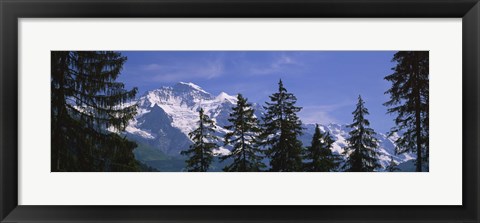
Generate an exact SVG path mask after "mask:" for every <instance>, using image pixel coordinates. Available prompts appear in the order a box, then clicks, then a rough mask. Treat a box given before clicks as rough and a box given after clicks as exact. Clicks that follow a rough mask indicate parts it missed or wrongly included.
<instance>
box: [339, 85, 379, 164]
mask: <svg viewBox="0 0 480 223" xmlns="http://www.w3.org/2000/svg"><path fill="white" fill-rule="evenodd" d="M352 114H353V123H352V124H351V125H348V127H349V128H352V130H351V131H350V132H349V138H348V139H347V143H348V146H347V147H346V148H345V151H344V155H348V157H347V160H346V162H345V164H344V166H343V168H344V169H345V170H346V171H350V172H372V171H374V170H375V169H377V168H379V167H380V165H379V164H378V161H377V153H376V151H375V150H376V148H377V147H378V142H377V139H376V138H375V137H374V135H375V134H376V133H375V131H374V130H373V129H371V128H369V127H368V126H370V122H369V121H368V120H367V119H365V115H368V114H369V113H368V110H367V108H366V107H365V102H364V101H363V99H362V97H361V96H360V95H359V96H358V103H357V107H356V109H355V111H353V112H352Z"/></svg>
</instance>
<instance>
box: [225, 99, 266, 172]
mask: <svg viewBox="0 0 480 223" xmlns="http://www.w3.org/2000/svg"><path fill="white" fill-rule="evenodd" d="M237 99H238V101H237V105H236V106H235V107H234V108H232V113H230V118H229V119H228V121H229V122H230V123H232V125H229V126H225V128H226V129H228V130H230V131H231V132H228V133H227V134H225V137H224V139H225V145H232V146H233V150H232V152H231V153H230V154H229V155H226V156H224V157H222V158H221V160H222V161H223V160H225V159H229V158H231V159H233V163H232V164H230V165H228V166H226V167H225V168H224V169H223V170H224V171H228V172H258V171H260V170H261V169H262V168H264V167H265V164H263V163H262V157H261V156H260V153H261V151H260V149H259V147H258V143H259V142H258V136H259V133H260V128H259V127H258V125H259V123H258V120H257V118H256V117H255V115H254V110H253V108H252V105H251V104H249V103H248V102H247V99H246V98H244V97H243V96H242V95H241V94H238V96H237Z"/></svg>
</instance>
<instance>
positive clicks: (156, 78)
mask: <svg viewBox="0 0 480 223" xmlns="http://www.w3.org/2000/svg"><path fill="white" fill-rule="evenodd" d="M202 62H203V63H198V62H197V63H188V62H187V63H175V64H168V65H163V64H148V65H143V66H140V69H141V70H142V71H143V72H145V74H146V75H148V77H147V79H148V81H153V82H176V81H183V80H192V79H212V78H216V77H219V76H221V75H222V74H223V73H224V65H223V61H222V60H221V58H217V59H215V60H209V61H206V62H205V61H202Z"/></svg>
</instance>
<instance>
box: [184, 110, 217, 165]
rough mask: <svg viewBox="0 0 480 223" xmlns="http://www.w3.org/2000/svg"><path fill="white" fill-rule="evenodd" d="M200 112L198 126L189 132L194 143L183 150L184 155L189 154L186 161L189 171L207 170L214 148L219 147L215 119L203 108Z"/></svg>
mask: <svg viewBox="0 0 480 223" xmlns="http://www.w3.org/2000/svg"><path fill="white" fill-rule="evenodd" d="M198 114H199V121H198V128H197V129H195V130H193V131H192V132H190V133H189V134H188V136H189V137H190V139H191V140H192V141H193V144H192V145H190V149H188V150H185V151H182V152H181V154H182V155H186V156H189V158H188V159H187V160H186V161H185V162H186V164H187V167H186V170H187V171H189V172H207V171H208V169H209V168H210V165H211V163H212V160H213V149H215V148H217V147H218V146H217V144H216V143H215V141H217V140H218V137H216V136H215V135H214V133H215V128H216V127H215V124H214V122H213V120H211V119H210V117H208V115H206V114H205V113H204V111H203V109H202V108H200V110H199V111H198Z"/></svg>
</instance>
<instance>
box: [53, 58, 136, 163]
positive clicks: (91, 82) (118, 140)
mask: <svg viewBox="0 0 480 223" xmlns="http://www.w3.org/2000/svg"><path fill="white" fill-rule="evenodd" d="M126 59H127V58H126V57H122V56H121V54H120V53H116V52H109V51H106V52H100V51H79V52H76V51H52V53H51V69H52V70H51V73H52V76H51V106H52V107H51V109H52V110H51V125H52V126H51V127H52V132H51V136H52V138H51V139H52V151H51V152H52V156H51V157H52V161H51V170H52V171H54V172H55V171H136V170H138V165H137V163H136V161H135V158H134V155H133V153H132V151H133V149H134V148H135V147H136V144H135V143H133V142H130V141H128V140H126V139H124V138H122V137H121V136H119V135H117V134H114V133H111V132H109V131H107V130H106V129H107V128H111V129H113V130H116V131H123V130H124V128H125V127H126V125H127V124H128V121H129V120H130V119H132V118H133V117H134V115H135V113H136V105H126V103H127V102H129V101H130V100H132V99H134V97H135V94H136V93H137V89H136V88H134V89H132V90H130V91H127V90H125V89H124V84H123V83H120V82H115V80H116V78H117V77H118V75H119V74H120V71H121V69H122V66H123V64H124V63H125V61H126Z"/></svg>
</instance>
